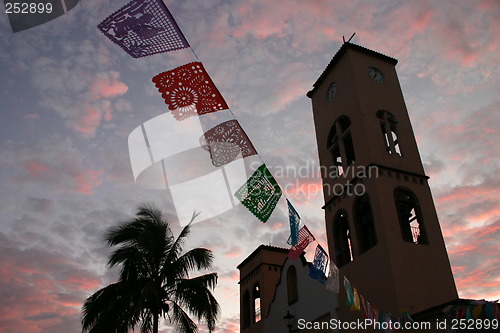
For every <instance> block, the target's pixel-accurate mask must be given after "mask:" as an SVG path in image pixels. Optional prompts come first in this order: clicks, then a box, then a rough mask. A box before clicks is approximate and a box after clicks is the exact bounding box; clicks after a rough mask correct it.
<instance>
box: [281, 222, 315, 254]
mask: <svg viewBox="0 0 500 333" xmlns="http://www.w3.org/2000/svg"><path fill="white" fill-rule="evenodd" d="M314 240H315V238H314V236H313V234H311V232H310V231H309V229H307V227H306V226H303V227H302V228H300V230H299V237H298V240H297V245H292V247H291V248H290V251H288V257H289V258H290V259H292V260H297V259H298V258H299V257H300V255H301V254H302V252H304V250H305V249H306V248H307V246H308V245H309V244H310V243H311V242H313V241H314Z"/></svg>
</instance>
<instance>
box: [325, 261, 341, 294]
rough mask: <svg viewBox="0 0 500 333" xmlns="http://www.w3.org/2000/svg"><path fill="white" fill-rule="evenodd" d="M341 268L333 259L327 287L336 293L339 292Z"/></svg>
mask: <svg viewBox="0 0 500 333" xmlns="http://www.w3.org/2000/svg"><path fill="white" fill-rule="evenodd" d="M339 282H340V276H339V268H338V267H337V265H335V263H334V262H333V261H331V260H330V270H329V273H328V279H327V280H326V289H328V290H330V291H333V292H334V293H336V294H338V293H339V284H340V283H339Z"/></svg>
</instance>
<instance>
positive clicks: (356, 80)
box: [307, 43, 458, 315]
mask: <svg viewBox="0 0 500 333" xmlns="http://www.w3.org/2000/svg"><path fill="white" fill-rule="evenodd" d="M396 64H397V60H396V59H394V58H391V57H388V56H386V55H383V54H380V53H378V52H375V51H372V50H369V49H366V48H364V47H361V46H358V45H355V44H351V43H344V44H343V45H342V47H341V48H340V50H339V51H338V52H337V53H336V54H335V56H334V57H333V59H332V60H331V62H330V64H329V65H328V66H327V67H326V69H325V70H324V72H323V73H322V74H321V76H320V77H319V78H318V80H317V81H316V83H315V84H314V86H313V89H312V90H311V91H309V92H308V94H307V95H308V97H310V98H311V100H312V106H313V113H314V123H315V128H316V138H317V144H318V152H319V160H320V164H321V170H322V180H323V191H324V197H325V206H324V207H323V208H324V210H325V219H326V221H325V222H326V230H327V238H328V246H329V250H330V254H331V255H332V257H333V259H334V261H335V262H336V264H337V266H339V267H340V268H341V270H342V273H343V274H345V275H346V276H347V277H348V279H349V280H350V281H351V282H352V283H353V284H354V285H356V287H357V288H358V291H359V292H360V293H361V294H363V295H364V296H365V297H366V298H367V299H370V300H371V301H372V302H373V303H375V304H378V306H379V307H380V308H383V309H385V310H386V311H390V312H391V313H393V314H401V313H403V312H405V311H408V312H409V313H411V314H413V313H417V312H420V311H423V310H425V309H429V308H431V307H433V306H437V305H441V304H444V303H446V302H449V301H452V300H455V299H457V298H458V295H457V291H456V287H455V282H454V280H453V275H452V272H451V267H450V262H449V259H448V255H447V252H446V248H445V244H444V240H443V236H442V233H441V229H440V226H439V221H438V217H437V214H436V210H435V207H434V202H433V199H432V195H431V191H430V188H429V184H428V177H427V176H426V175H425V173H424V168H423V166H422V161H421V159H420V155H419V152H418V148H417V144H416V141H415V136H414V133H413V129H412V127H411V123H410V119H409V116H408V111H407V109H406V106H405V102H404V98H403V94H402V91H401V88H400V85H399V81H398V76H397V74H396V69H395V66H396ZM340 312H342V309H340ZM339 315H341V313H339Z"/></svg>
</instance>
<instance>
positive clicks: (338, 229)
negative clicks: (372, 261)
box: [333, 209, 353, 267]
mask: <svg viewBox="0 0 500 333" xmlns="http://www.w3.org/2000/svg"><path fill="white" fill-rule="evenodd" d="M333 239H334V242H335V258H336V259H337V264H338V267H342V266H344V265H346V264H348V263H350V262H351V261H352V260H353V257H352V245H351V232H350V229H349V218H348V217H347V212H346V211H345V210H343V209H341V210H339V211H338V212H337V214H336V215H335V218H334V220H333Z"/></svg>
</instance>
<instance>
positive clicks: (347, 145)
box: [327, 116, 356, 176]
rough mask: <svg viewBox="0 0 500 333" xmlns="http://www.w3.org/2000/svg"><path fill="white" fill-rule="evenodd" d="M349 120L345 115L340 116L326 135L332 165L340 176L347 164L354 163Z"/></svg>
mask: <svg viewBox="0 0 500 333" xmlns="http://www.w3.org/2000/svg"><path fill="white" fill-rule="evenodd" d="M350 126H351V120H350V119H349V118H348V117H346V116H341V117H339V118H338V119H337V120H335V122H334V123H333V126H332V129H331V130H330V134H329V135H328V143H327V148H328V150H329V151H330V153H331V154H332V157H333V165H335V167H336V168H337V174H338V175H339V176H340V175H342V174H343V173H344V172H345V171H346V170H347V166H349V165H351V164H353V163H354V160H355V159H356V158H355V155H354V145H353V143H352V136H351V128H350Z"/></svg>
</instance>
